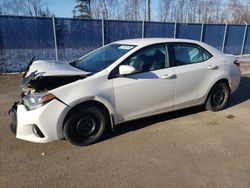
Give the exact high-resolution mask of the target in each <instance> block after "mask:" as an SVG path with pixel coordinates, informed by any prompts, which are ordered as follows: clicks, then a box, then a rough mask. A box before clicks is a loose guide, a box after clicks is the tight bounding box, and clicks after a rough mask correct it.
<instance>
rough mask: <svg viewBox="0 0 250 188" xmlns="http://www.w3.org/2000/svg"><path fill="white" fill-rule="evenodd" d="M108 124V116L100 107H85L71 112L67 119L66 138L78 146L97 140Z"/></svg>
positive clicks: (65, 126)
mask: <svg viewBox="0 0 250 188" xmlns="http://www.w3.org/2000/svg"><path fill="white" fill-rule="evenodd" d="M106 126H107V116H106V113H105V111H104V110H102V109H101V108H98V107H83V108H82V109H81V108H79V109H77V110H75V111H74V112H73V113H71V116H70V117H69V118H68V119H67V120H66V121H65V124H64V127H63V134H64V137H65V138H66V140H68V141H69V142H70V143H72V144H74V145H78V146H85V145H90V144H93V143H95V142H97V141H98V140H99V139H100V138H101V136H102V135H103V133H104V130H105V128H106Z"/></svg>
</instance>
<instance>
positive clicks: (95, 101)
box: [62, 97, 115, 129]
mask: <svg viewBox="0 0 250 188" xmlns="http://www.w3.org/2000/svg"><path fill="white" fill-rule="evenodd" d="M69 106H70V107H71V108H70V110H69V111H68V112H67V114H66V115H65V117H64V120H63V124H62V128H63V126H64V123H65V121H66V120H67V118H68V117H69V116H70V115H71V114H72V113H73V112H74V111H75V110H77V109H80V108H84V107H86V106H96V107H98V108H102V109H103V110H104V111H105V112H106V113H107V114H106V115H107V118H108V120H109V122H110V127H111V128H112V129H113V128H114V124H115V123H114V122H115V120H114V118H115V117H114V113H115V111H114V108H113V107H112V105H111V104H110V103H109V102H108V101H107V100H105V99H103V98H100V97H88V98H84V99H81V100H77V101H75V102H73V103H71V104H70V105H69Z"/></svg>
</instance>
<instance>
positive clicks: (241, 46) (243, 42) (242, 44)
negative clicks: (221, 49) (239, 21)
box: [240, 21, 248, 55]
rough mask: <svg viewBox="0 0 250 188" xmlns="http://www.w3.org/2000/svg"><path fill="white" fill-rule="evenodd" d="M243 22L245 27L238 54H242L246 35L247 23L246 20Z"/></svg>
mask: <svg viewBox="0 0 250 188" xmlns="http://www.w3.org/2000/svg"><path fill="white" fill-rule="evenodd" d="M244 24H245V25H246V27H245V31H244V36H243V41H242V46H241V51H240V55H243V53H244V47H245V42H246V36H247V27H248V25H247V22H245V21H244Z"/></svg>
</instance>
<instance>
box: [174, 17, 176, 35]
mask: <svg viewBox="0 0 250 188" xmlns="http://www.w3.org/2000/svg"><path fill="white" fill-rule="evenodd" d="M176 30H177V22H176V20H175V23H174V38H176Z"/></svg>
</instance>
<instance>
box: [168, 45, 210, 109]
mask: <svg viewBox="0 0 250 188" xmlns="http://www.w3.org/2000/svg"><path fill="white" fill-rule="evenodd" d="M170 48H171V52H172V53H171V54H172V59H173V66H174V70H175V74H176V81H175V97H174V108H181V107H187V106H190V105H192V104H196V103H199V102H200V101H201V100H202V98H203V97H204V95H205V92H206V91H207V87H208V84H209V83H210V80H211V76H212V75H213V74H212V72H211V71H212V70H209V66H210V64H211V60H210V58H211V57H212V55H211V54H210V53H209V52H207V51H206V50H205V49H203V48H202V47H201V46H199V45H197V44H193V43H171V45H170Z"/></svg>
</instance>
